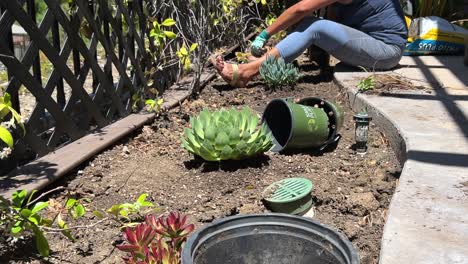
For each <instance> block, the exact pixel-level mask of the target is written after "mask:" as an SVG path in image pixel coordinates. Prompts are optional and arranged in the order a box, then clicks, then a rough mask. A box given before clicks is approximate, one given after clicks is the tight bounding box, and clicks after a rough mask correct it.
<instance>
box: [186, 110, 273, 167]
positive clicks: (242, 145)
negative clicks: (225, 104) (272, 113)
mask: <svg viewBox="0 0 468 264" xmlns="http://www.w3.org/2000/svg"><path fill="white" fill-rule="evenodd" d="M258 123H259V119H258V117H257V115H255V114H254V113H253V112H252V110H250V109H249V108H248V107H245V108H244V109H242V111H238V110H236V109H235V108H232V109H230V110H225V109H221V110H218V111H214V112H210V111H209V110H207V109H204V110H203V111H201V112H200V114H199V115H198V116H197V117H192V118H191V119H190V125H191V127H190V128H186V129H185V131H184V136H183V137H182V139H181V140H182V146H183V147H184V148H185V149H186V150H188V151H189V152H190V153H193V154H195V155H197V156H200V157H202V158H203V159H204V160H207V161H220V160H240V159H244V158H248V157H251V156H254V155H256V154H260V153H263V152H266V151H268V150H269V149H270V148H271V147H272V146H273V143H272V141H271V133H269V132H267V128H266V125H265V124H263V125H261V126H260V127H259V125H258Z"/></svg>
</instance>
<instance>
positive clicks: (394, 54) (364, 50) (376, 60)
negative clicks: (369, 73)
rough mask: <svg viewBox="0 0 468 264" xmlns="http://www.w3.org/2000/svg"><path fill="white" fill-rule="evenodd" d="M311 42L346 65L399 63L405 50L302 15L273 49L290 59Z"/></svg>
mask: <svg viewBox="0 0 468 264" xmlns="http://www.w3.org/2000/svg"><path fill="white" fill-rule="evenodd" d="M311 45H315V46H317V47H319V48H322V49H323V50H325V51H326V52H328V53H329V54H330V55H332V56H333V57H335V58H337V59H339V60H340V61H342V62H344V63H346V64H350V65H352V66H362V67H365V68H368V69H381V70H387V69H391V68H393V67H395V66H396V65H398V63H399V61H400V59H401V57H402V55H403V50H404V47H399V46H396V45H389V44H386V43H384V42H383V41H381V40H378V39H375V38H373V37H371V36H369V35H367V34H366V33H364V32H362V31H359V30H357V29H354V28H351V27H348V26H345V25H342V24H339V23H336V22H333V21H331V20H326V19H318V18H315V17H307V18H305V19H304V20H303V21H302V22H301V23H299V25H298V26H297V27H296V29H295V30H294V32H292V33H291V34H289V35H288V36H287V37H286V38H285V39H284V40H282V41H281V42H280V43H278V45H277V46H276V48H277V49H278V51H279V54H280V56H281V57H282V58H283V59H284V60H285V61H287V62H291V61H293V60H294V59H295V58H297V57H298V56H300V55H301V54H302V53H303V52H304V51H305V50H306V49H307V48H308V47H310V46H311Z"/></svg>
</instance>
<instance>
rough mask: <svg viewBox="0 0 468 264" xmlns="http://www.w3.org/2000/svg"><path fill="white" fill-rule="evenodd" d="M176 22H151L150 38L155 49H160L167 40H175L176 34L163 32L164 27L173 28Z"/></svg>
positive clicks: (167, 20) (172, 20)
mask: <svg viewBox="0 0 468 264" xmlns="http://www.w3.org/2000/svg"><path fill="white" fill-rule="evenodd" d="M175 24H176V21H175V20H174V19H172V18H167V19H165V20H164V21H163V22H162V23H159V22H158V21H153V23H152V29H151V30H150V37H152V38H154V45H155V46H156V47H157V48H162V47H163V45H164V43H165V42H166V40H167V39H175V38H176V37H177V34H176V33H174V32H173V31H170V30H164V27H166V28H169V27H173V26H174V25H175Z"/></svg>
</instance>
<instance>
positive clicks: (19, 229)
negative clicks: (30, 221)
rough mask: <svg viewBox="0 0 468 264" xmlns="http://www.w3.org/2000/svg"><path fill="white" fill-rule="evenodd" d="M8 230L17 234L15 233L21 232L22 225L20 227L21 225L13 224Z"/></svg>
mask: <svg viewBox="0 0 468 264" xmlns="http://www.w3.org/2000/svg"><path fill="white" fill-rule="evenodd" d="M10 231H11V233H12V234H14V235H17V234H19V233H21V232H23V227H22V226H21V225H18V226H17V225H15V226H13V227H12V228H11V230H10Z"/></svg>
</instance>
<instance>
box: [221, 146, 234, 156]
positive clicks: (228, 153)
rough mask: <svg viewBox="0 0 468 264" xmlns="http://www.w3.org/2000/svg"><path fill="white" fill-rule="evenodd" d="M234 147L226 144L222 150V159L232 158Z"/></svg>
mask: <svg viewBox="0 0 468 264" xmlns="http://www.w3.org/2000/svg"><path fill="white" fill-rule="evenodd" d="M232 153H233V149H232V148H231V147H229V146H224V148H223V149H222V150H221V159H230V158H232Z"/></svg>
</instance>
